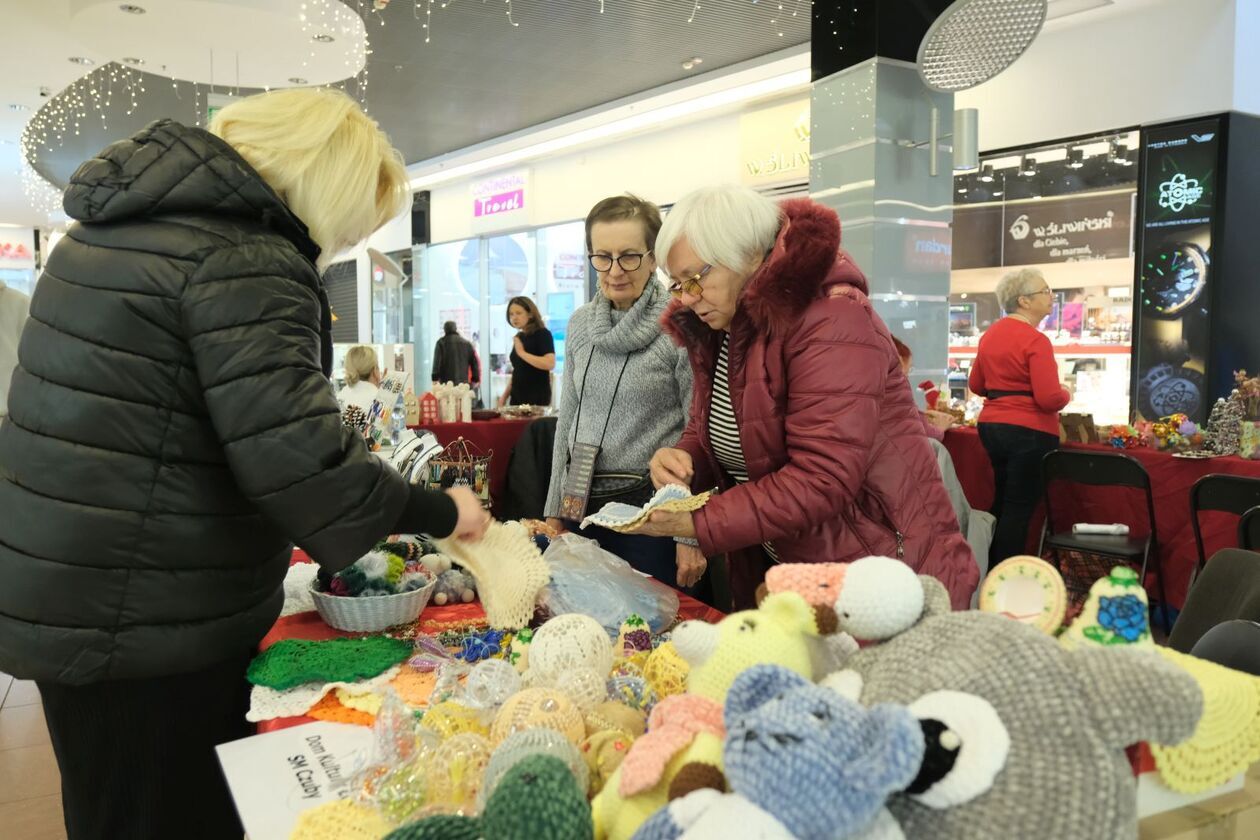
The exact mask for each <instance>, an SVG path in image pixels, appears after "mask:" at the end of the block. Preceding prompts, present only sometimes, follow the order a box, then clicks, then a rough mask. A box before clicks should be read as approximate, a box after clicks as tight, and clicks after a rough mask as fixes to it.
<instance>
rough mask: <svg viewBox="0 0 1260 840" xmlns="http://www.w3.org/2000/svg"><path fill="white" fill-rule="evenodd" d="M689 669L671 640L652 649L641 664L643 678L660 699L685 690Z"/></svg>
mask: <svg viewBox="0 0 1260 840" xmlns="http://www.w3.org/2000/svg"><path fill="white" fill-rule="evenodd" d="M690 671H691V666H690V665H688V664H687V660H685V659H683V658H682V656H681V655H680V654H679V653H678V649H677V648H676V647H674V643H673V642H666V643H665V644H663V645H661V646H660V647H658V648H657V649H656V650H654V651H652V653H651V654H650V655H649V656H648V658H647V662H646V663H644V665H643V677H644V679H646V680H647V683H648V685H649V686H651V687H652V691H653V692H654V693H655V694H656V696H657V697H659V698H662V699H664V698H666V697H670V696H672V695H674V694H682V693H683V692H684V691H686V690H687V674H688V673H689V672H690Z"/></svg>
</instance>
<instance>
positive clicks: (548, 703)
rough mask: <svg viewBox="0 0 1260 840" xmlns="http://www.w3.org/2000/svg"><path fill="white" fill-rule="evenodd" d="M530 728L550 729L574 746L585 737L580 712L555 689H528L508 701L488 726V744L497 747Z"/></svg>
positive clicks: (584, 728) (584, 727)
mask: <svg viewBox="0 0 1260 840" xmlns="http://www.w3.org/2000/svg"><path fill="white" fill-rule="evenodd" d="M529 729H553V730H555V731H556V732H559V733H561V734H562V735H564V736H565V737H566V738H567V739H568V740H569V742H570V743H573V744H578V743H580V742H581V741H582V739H583V738H585V737H586V725H585V723H584V722H583V721H582V713H581V712H580V711H578V707H577V706H576V705H574V703H573V701H572V700H570V699H569V698H568V697H567V696H565V694H564V693H563V692H561V691H557V690H556V689H554V688H527V689H525V690H524V691H521V692H519V693H517V694H516V695H514V696H512V697H510V698H508V701H507V702H506V703H504V704H503V708H501V709H500V710H499V714H498V715H497V716H496V717H495V719H494V725H493V726H491V727H490V743H492V744H494V745H495V746H496V747H497V746H498V745H499V744H502V743H503V742H504V741H505V740H506V739H507V737H508V736H509V735H512V734H513V733H516V732H522V731H525V730H529Z"/></svg>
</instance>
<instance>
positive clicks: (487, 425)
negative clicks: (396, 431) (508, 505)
mask: <svg viewBox="0 0 1260 840" xmlns="http://www.w3.org/2000/svg"><path fill="white" fill-rule="evenodd" d="M537 419H538V418H536V417H526V418H523V419H515V418H503V417H501V418H499V419H497V420H473V421H472V422H469V423H428V424H421V425H417V426H409V427H408V428H410V429H415V430H417V431H419V430H421V429H427V430H428V431H430V432H433V434H434V436H436V437H437V439H438V443H440V444H442V445H443V446H450V445H451V444H452V443H454V442H455V441H457V440H459V439H460V438H463V439H464V440H466V441H468V442H469V443H470V444H472V446H473V447H474V448H475V449H479V450H481V454H486V453H489V452H492V451H493V452H494V456H493V457H492V458H491V459H490V505H491V507H490V509H491V510H492V511H496V510H502V509H503V491H504V489H505V488H506V486H507V468H508V460H509V458H511V456H512V450H513V449H514V448H515V447H516V442H517V441H518V440H520V439H521V435H523V434H524V433H525V427H526V426H528V425H529V424H530V423H532V422H534V421H535V420H537Z"/></svg>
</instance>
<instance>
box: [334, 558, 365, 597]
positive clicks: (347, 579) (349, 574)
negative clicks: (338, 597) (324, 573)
mask: <svg viewBox="0 0 1260 840" xmlns="http://www.w3.org/2000/svg"><path fill="white" fill-rule="evenodd" d="M333 580H334V582H335V581H338V580H339V581H341V585H342V588H343V589H344V590H345V594H346V595H348V596H350V597H355V596H357V595H358V594H359V593H360V592H362V591H363V590H364V589H366V588H367V582H368V579H367V575H366V574H364V573H363V570H362V569H360V568H359V567H358V566H357V565H356V566H347V567H346V568H344V569H342V570H341V571H340V572H337V574H336V576H335V577H334V578H333Z"/></svg>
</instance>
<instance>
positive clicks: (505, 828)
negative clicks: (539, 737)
mask: <svg viewBox="0 0 1260 840" xmlns="http://www.w3.org/2000/svg"><path fill="white" fill-rule="evenodd" d="M481 823H482V827H483V829H484V834H485V836H486V837H488V838H489V837H493V838H495V840H592V838H593V837H594V834H595V833H594V829H593V827H592V825H591V805H590V803H589V802H587V801H586V795H585V792H584V791H582V790H580V789H579V788H578V784H577V781H576V780H575V779H574V778H573V773H572V771H570V770H569V768H568V766H567V765H566V764H565V763H564V762H563V761H561V760H560V759H558V758H556V757H555V756H552V755H542V754H539V755H531V756H529V757H528V758H524V759H522V760H521V761H520V762H518V763H517V764H516V765H515V766H514V767H513V768H512V769H511V770H509V771H508V772H507V773H506V774H505V775H504V777H503V781H501V782H500V783H499V786H498V787H496V788H495V789H494V794H493V795H492V796H491V797H490V801H489V802H487V803H486V810H485V813H484V814H482V817H481Z"/></svg>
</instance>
